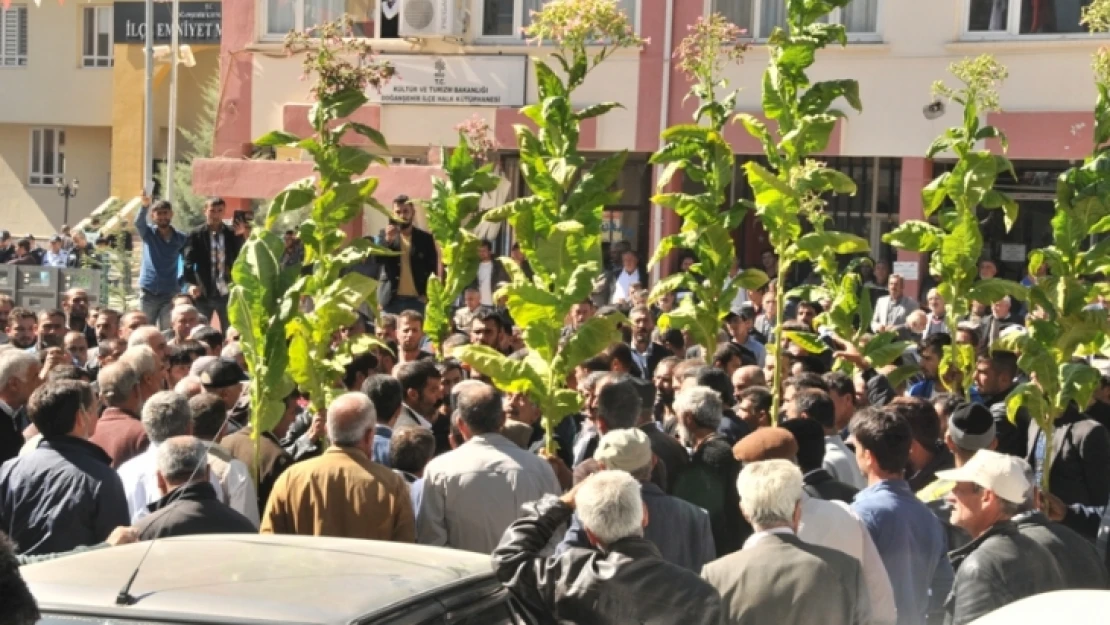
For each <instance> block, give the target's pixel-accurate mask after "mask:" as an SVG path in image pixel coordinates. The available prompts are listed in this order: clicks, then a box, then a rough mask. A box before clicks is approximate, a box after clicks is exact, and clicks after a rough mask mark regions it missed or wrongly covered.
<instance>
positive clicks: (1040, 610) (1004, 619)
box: [971, 590, 1110, 625]
mask: <svg viewBox="0 0 1110 625" xmlns="http://www.w3.org/2000/svg"><path fill="white" fill-rule="evenodd" d="M1107 611H1110V591H1107V590H1057V591H1055V592H1045V593H1041V594H1039V595H1033V596H1031V597H1026V598H1024V599H1020V600H1018V601H1015V602H1013V603H1011V604H1009V605H1005V606H1003V607H1001V608H999V609H997V610H995V611H993V612H991V613H989V614H987V615H985V616H981V617H979V618H977V619H975V620H974V621H972V622H971V625H1040V624H1041V623H1081V622H1087V621H1090V620H1091V615H1094V614H1105V613H1106V612H1107Z"/></svg>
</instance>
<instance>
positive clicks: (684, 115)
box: [653, 0, 708, 126]
mask: <svg viewBox="0 0 1110 625" xmlns="http://www.w3.org/2000/svg"><path fill="white" fill-rule="evenodd" d="M673 1H674V5H675V6H674V35H673V37H674V47H675V48H677V47H678V45H679V44H680V43H681V42H682V39H683V37H685V36H686V34H687V33H688V32H689V31H688V26H689V25H693V24H694V23H695V22H697V21H698V18H699V17H703V16H704V15H705V5H706V4H708V3H706V2H697V1H696V0H673ZM660 4H662V3H660ZM672 54H673V52H672ZM690 85H691V82H690V81H689V80H687V78H686V75H685V74H683V73H682V70H680V69H678V66H677V65H676V64H675V63H671V92H670V93H669V94H667V97H669V98H670V110H669V111H668V115H667V125H668V126H673V125H674V124H680V123H688V122H689V121H690V120H692V119H693V117H694V111H696V110H697V109H698V106H697V101H695V100H693V99H686V94H687V93H688V92H689V91H690ZM655 93H656V94H658V93H659V91H658V90H657V91H656V92H655ZM653 97H658V96H653ZM683 100H685V102H684V101H683Z"/></svg>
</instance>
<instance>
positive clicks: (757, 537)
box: [743, 527, 794, 549]
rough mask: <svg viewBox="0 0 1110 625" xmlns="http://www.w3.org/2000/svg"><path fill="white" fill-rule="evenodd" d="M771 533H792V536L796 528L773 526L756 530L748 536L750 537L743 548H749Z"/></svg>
mask: <svg viewBox="0 0 1110 625" xmlns="http://www.w3.org/2000/svg"><path fill="white" fill-rule="evenodd" d="M771 534H790V535H791V536H793V535H794V530H792V529H790V528H789V527H772V528H771V529H769V530H762V531H759V532H756V533H754V534H752V535H751V536H748V539H747V540H745V541H744V547H743V548H744V549H747V548H748V547H751V546H753V545H755V544H756V543H758V542H759V541H761V540H763V539H764V538H767V537H768V536H770V535H771Z"/></svg>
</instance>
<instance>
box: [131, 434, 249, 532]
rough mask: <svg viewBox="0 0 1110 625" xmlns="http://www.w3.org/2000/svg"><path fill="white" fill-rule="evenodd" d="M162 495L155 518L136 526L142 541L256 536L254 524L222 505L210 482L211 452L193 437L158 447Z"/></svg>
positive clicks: (153, 512)
mask: <svg viewBox="0 0 1110 625" xmlns="http://www.w3.org/2000/svg"><path fill="white" fill-rule="evenodd" d="M157 466H158V468H157V472H156V473H155V476H156V478H157V480H158V492H159V493H161V494H162V498H161V499H159V500H158V501H155V502H154V503H153V504H151V505H150V510H151V514H150V515H149V516H147V517H145V518H143V519H142V520H141V521H139V522H138V523H136V524H135V526H134V530H135V531H136V532H137V533H138V535H139V540H154V539H155V538H170V537H172V536H190V535H193V534H253V533H255V526H254V523H251V521H250V520H249V519H247V517H245V516H243V515H242V514H239V513H238V512H236V511H235V510H232V509H231V508H229V507H228V506H227V504H225V503H223V502H222V501H220V497H219V493H218V492H217V491H216V489H215V488H214V487H213V486H212V483H211V482H210V481H209V480H208V450H207V448H206V446H205V445H204V443H202V442H201V441H200V440H199V439H197V438H194V437H192V436H175V437H173V438H170V439H168V440H166V441H164V442H163V443H162V444H161V445H160V446H159V447H158V465H157Z"/></svg>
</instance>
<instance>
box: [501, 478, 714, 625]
mask: <svg viewBox="0 0 1110 625" xmlns="http://www.w3.org/2000/svg"><path fill="white" fill-rule="evenodd" d="M576 509H577V513H578V517H579V518H580V519H581V521H582V525H583V526H584V528H585V532H586V536H587V537H588V540H589V541H590V544H592V545H594V546H596V547H597V549H596V550H594V549H582V548H579V547H572V548H570V549H567V550H566V551H564V552H563V553H562V554H560V555H558V556H554V557H550V558H549V557H544V556H543V555H541V551H542V550H543V548H544V546H545V545H546V544H547V542H548V541H549V540H551V537H552V536H553V535H554V533H555V531H556V529H557V528H558V527H559V526H560V525H562V524H563V523H565V522H567V521H568V520H569V519H570V517H571V515H572V514H574V512H575V510H576ZM648 521H649V518H648V514H647V513H646V508H645V506H644V504H643V501H642V500H641V498H640V483H639V482H638V481H636V479H635V478H633V477H632V476H631V475H629V474H627V473H625V472H623V471H612V470H606V471H601V472H600V473H596V474H594V475H592V476H591V477H589V478H587V479H586V480H585V481H583V482H581V483H580V484H579V485H578V486H575V487H574V488H573V489H571V490H570V492H568V493H566V494H565V495H563V496H562V497H560V498H558V499H557V498H555V497H550V496H549V497H544V498H543V499H541V500H540V501H538V502H534V503H531V504H528V505H527V506H526V513H525V515H524V517H523V518H521V519H520V520H518V521H516V522H515V523H513V524H512V525H511V526H510V527H509V529H508V530H507V531H506V532H505V536H504V537H503V538H502V539H501V544H500V545H499V546H498V547H497V549H496V550H494V552H493V568H494V572H495V573H496V575H497V578H498V579H500V580H501V583H503V584H504V585H505V587H506V588H507V589H508V590H509V592H511V593H512V594H513V597H514V598H515V599H516V600H517V601H518V602H519V603H520V604H521V606H522V607H523V608H524V610H525V611H526V612H527V613H528V614H529V616H530V617H531V620H530V622H535V623H543V624H545V625H546V624H552V625H553V624H555V623H590V624H591V625H626V624H628V623H642V624H652V625H654V624H658V625H663V624H668V625H669V624H673V623H683V624H684V625H719V624H720V623H721V600H720V597H719V596H718V595H717V592H716V591H715V590H713V588H712V587H711V586H710V585H709V584H706V583H705V582H704V581H702V580H701V579H699V578H698V576H697V575H695V574H694V573H692V572H690V571H688V570H686V569H684V568H681V567H679V566H676V565H674V564H671V563H669V562H667V561H666V560H664V559H663V558H662V557H660V555H659V550H658V549H656V548H655V545H653V544H652V543H651V542H650V541H648V540H647V539H645V538H644V537H643V528H644V526H646V525H647V524H648Z"/></svg>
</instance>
